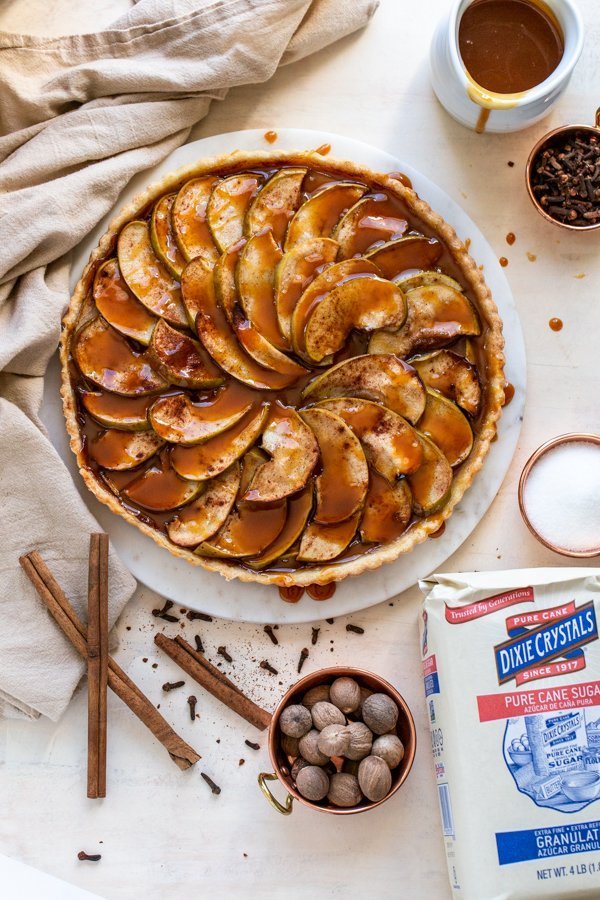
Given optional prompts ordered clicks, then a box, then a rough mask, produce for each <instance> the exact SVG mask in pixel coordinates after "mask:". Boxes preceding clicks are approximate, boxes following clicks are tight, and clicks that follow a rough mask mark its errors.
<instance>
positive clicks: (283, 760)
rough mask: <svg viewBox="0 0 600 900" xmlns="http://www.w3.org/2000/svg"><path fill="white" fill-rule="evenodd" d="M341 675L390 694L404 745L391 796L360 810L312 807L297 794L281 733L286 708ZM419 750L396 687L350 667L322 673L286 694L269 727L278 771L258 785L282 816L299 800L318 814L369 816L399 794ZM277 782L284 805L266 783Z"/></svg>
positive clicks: (324, 804) (260, 778)
mask: <svg viewBox="0 0 600 900" xmlns="http://www.w3.org/2000/svg"><path fill="white" fill-rule="evenodd" d="M342 675H344V676H349V677H350V678H354V679H355V680H356V681H358V683H359V684H360V685H361V686H362V687H366V688H368V689H369V690H370V691H374V692H375V693H379V694H387V695H388V696H389V697H391V699H392V700H393V701H394V702H395V703H396V704H397V706H398V710H399V716H398V723H397V725H396V733H397V735H398V737H399V738H400V740H401V741H402V743H403V744H404V756H403V758H402V761H401V762H400V764H399V765H398V766H397V767H396V768H395V769H394V770H393V771H392V786H391V788H390V791H389V793H388V794H386V796H385V797H383V799H382V800H378V801H377V802H376V803H372V802H371V801H369V800H364V801H363V802H362V803H359V805H358V806H351V807H348V808H342V807H339V806H333V805H332V804H330V803H327V802H326V801H321V802H320V803H313V802H311V801H310V800H307V799H306V798H305V797H303V796H302V795H301V794H300V793H299V792H298V790H297V788H296V786H295V784H294V782H293V781H292V777H291V775H290V769H291V764H290V761H289V759H288V757H287V756H286V755H285V753H284V752H283V750H282V749H281V732H280V730H279V716H280V715H281V713H282V711H283V709H284V708H285V707H286V706H288V705H289V704H290V703H300V701H301V699H302V697H303V696H304V694H305V693H306V692H307V691H308V690H309V689H310V688H312V687H316V686H317V685H320V684H331V682H332V681H334V679H336V678H339V677H340V676H342ZM416 747H417V733H416V729H415V723H414V721H413V717H412V713H411V711H410V709H409V708H408V706H407V705H406V701H405V700H404V698H403V697H402V696H401V694H399V693H398V691H397V690H396V688H395V687H392V685H391V684H389V682H387V681H385V679H384V678H381V677H380V676H379V675H374V674H373V673H372V672H366V671H365V670H364V669H354V668H351V667H349V666H338V667H333V668H327V669H319V670H318V671H317V672H313V673H312V674H311V675H306V676H305V677H304V678H301V679H300V681H297V682H296V684H294V685H292V687H291V688H290V689H289V690H288V691H287V693H286V694H284V696H283V697H282V699H281V700H280V702H279V705H278V706H277V709H276V710H275V712H274V713H273V718H272V719H271V725H270V727H269V756H270V757H271V763H272V764H273V768H274V770H275V771H274V772H273V773H269V772H261V773H260V775H259V776H258V783H259V785H260V787H261V789H262V791H263V793H264V795H265V797H266V798H267V800H268V801H269V803H270V804H271V806H273V807H274V808H275V809H276V810H277V811H278V812H280V813H282V814H283V815H286V816H287V815H289V814H290V813H291V812H292V804H293V802H294V800H298V802H299V803H302V804H304V806H308V807H309V808H310V809H316V810H319V811H320V812H326V813H333V814H334V815H336V816H348V815H353V814H354V813H361V812H366V811H367V810H368V809H374V808H375V807H376V806H379V805H380V804H381V803H385V801H386V800H389V798H390V797H391V796H392V795H393V794H395V793H396V791H397V790H398V789H399V787H400V785H401V784H403V783H404V781H405V780H406V778H407V776H408V773H409V772H410V769H411V766H412V764H413V760H414V758H415V750H416ZM276 780H279V781H280V782H281V784H282V785H283V787H284V788H285V789H286V791H287V792H288V793H287V797H286V798H285V801H284V803H280V802H279V800H277V799H276V798H275V797H274V796H273V794H272V793H271V791H270V790H269V787H268V785H267V783H266V782H267V781H276Z"/></svg>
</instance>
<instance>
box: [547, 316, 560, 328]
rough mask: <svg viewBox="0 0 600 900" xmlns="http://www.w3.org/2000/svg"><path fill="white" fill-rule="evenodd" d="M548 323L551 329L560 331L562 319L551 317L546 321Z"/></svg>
mask: <svg viewBox="0 0 600 900" xmlns="http://www.w3.org/2000/svg"><path fill="white" fill-rule="evenodd" d="M548 325H549V326H550V328H551V329H552V331H561V330H562V327H563V320H562V319H557V318H553V319H550V321H549V322H548Z"/></svg>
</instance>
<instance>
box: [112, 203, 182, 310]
mask: <svg viewBox="0 0 600 900" xmlns="http://www.w3.org/2000/svg"><path fill="white" fill-rule="evenodd" d="M117 256H118V258H119V268H120V269H121V274H122V275H123V278H124V279H125V281H126V283H127V286H128V288H129V290H130V291H131V292H132V293H133V294H135V296H136V297H137V298H138V300H139V301H140V303H143V304H144V306H145V307H146V308H147V309H149V310H150V312H151V313H154V315H155V316H162V318H163V319H166V320H167V321H168V322H170V323H171V324H172V325H185V323H186V318H185V309H184V307H183V303H182V302H181V290H180V288H179V282H178V281H177V280H176V279H175V278H173V276H172V275H171V274H170V273H169V272H168V271H167V270H166V269H165V267H164V266H163V264H162V263H161V262H160V260H159V259H158V257H157V256H156V253H155V252H154V250H153V249H152V243H151V242H150V229H149V228H148V223H147V222H141V221H136V222H129V223H128V224H127V225H125V227H124V228H122V229H121V233H120V234H119V239H118V242H117Z"/></svg>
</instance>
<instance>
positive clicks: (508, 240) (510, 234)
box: [506, 231, 517, 247]
mask: <svg viewBox="0 0 600 900" xmlns="http://www.w3.org/2000/svg"><path fill="white" fill-rule="evenodd" d="M516 239H517V236H516V234H515V233H514V232H513V231H509V232H508V234H507V235H506V243H507V244H509V246H511V247H512V245H513V244H514V242H515V241H516Z"/></svg>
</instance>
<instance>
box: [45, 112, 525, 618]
mask: <svg viewBox="0 0 600 900" xmlns="http://www.w3.org/2000/svg"><path fill="white" fill-rule="evenodd" d="M324 143H329V144H331V148H332V149H331V156H332V157H340V158H346V159H350V160H353V161H355V162H358V163H360V164H362V165H365V166H368V167H370V168H372V169H374V170H375V171H380V172H391V171H402V172H405V173H406V174H407V175H408V176H409V177H410V179H411V180H412V182H413V185H414V188H415V190H416V191H417V193H418V194H419V195H420V196H422V197H423V198H424V199H425V200H427V201H428V202H429V203H430V204H431V206H432V207H433V209H435V210H436V211H437V212H439V213H440V214H441V215H442V216H443V217H444V218H445V219H446V220H447V221H448V222H449V223H450V224H451V225H453V227H454V228H455V229H456V231H457V233H458V235H459V237H460V238H461V239H463V240H466V239H470V241H471V245H470V252H471V254H472V255H473V257H474V258H475V260H476V261H477V262H478V263H479V264H482V265H483V267H484V274H485V278H486V280H487V283H488V285H489V287H490V289H491V291H492V294H493V296H494V299H495V302H496V304H497V306H498V309H499V312H500V315H501V317H502V319H503V322H504V334H505V338H506V377H507V380H508V381H510V382H511V383H512V384H513V385H514V386H515V396H514V399H513V401H512V403H511V404H510V405H509V406H507V407H506V408H505V410H504V413H503V416H502V418H501V421H500V426H499V432H498V440H497V441H496V442H495V443H494V444H492V446H491V449H490V453H489V456H488V458H487V460H486V463H485V466H484V468H483V470H482V472H481V473H480V474H479V475H478V476H477V478H476V479H475V481H474V483H473V485H472V486H471V488H470V489H469V490H468V491H467V493H466V494H465V496H464V498H463V499H462V501H461V503H460V504H459V506H458V507H457V509H456V510H455V511H454V513H453V514H452V516H451V518H450V519H449V521H448V522H447V523H446V530H445V532H444V534H443V536H442V537H440V538H438V539H436V540H435V541H432V540H430V541H426V542H425V543H424V544H421V545H420V546H418V547H417V548H415V550H413V551H412V552H411V553H410V554H407V555H406V556H403V557H400V559H398V560H397V561H396V562H394V563H392V564H390V565H387V566H382V567H381V568H380V569H377V570H376V571H374V572H367V573H365V574H364V575H361V576H359V577H358V578H349V579H346V580H345V581H343V582H341V583H340V584H339V585H338V587H337V590H336V593H335V595H334V596H333V597H332V598H331V599H330V600H329V601H328V602H327V613H328V615H330V616H338V615H343V614H344V613H349V612H355V611H357V610H360V609H365V608H366V607H368V606H373V605H374V604H376V603H380V602H381V601H383V600H387V599H389V598H390V597H393V596H394V595H396V594H398V593H400V592H401V591H403V590H405V589H406V588H408V587H410V586H411V585H413V584H414V583H415V582H416V581H417V580H418V579H419V578H422V577H425V576H426V575H428V574H430V573H431V572H433V571H435V570H437V569H439V568H440V567H441V566H442V565H443V563H444V562H445V560H446V559H447V558H448V557H449V556H450V555H451V554H452V553H454V551H455V550H457V549H458V547H459V546H460V545H461V544H462V543H463V541H465V539H466V538H467V537H468V536H469V535H470V534H471V532H472V531H473V529H474V528H476V526H477V525H478V523H479V522H480V520H481V519H482V518H483V516H484V515H485V513H486V511H487V509H488V508H489V506H490V505H491V503H492V501H493V499H494V497H495V496H496V494H497V492H498V490H499V488H500V485H501V484H502V481H503V479H504V477H505V475H506V473H507V471H508V468H509V465H510V462H511V459H512V457H513V453H514V451H515V448H516V445H517V440H518V437H519V432H520V427H521V421H522V418H523V409H524V404H525V381H526V363H525V347H524V343H523V335H522V332H521V325H520V322H519V318H518V315H517V310H516V307H515V304H514V300H513V297H512V293H511V290H510V287H509V285H508V282H507V280H506V278H505V276H504V273H503V271H502V269H501V267H500V265H499V263H498V260H497V258H496V255H495V254H494V251H493V250H492V248H491V247H490V245H489V244H488V243H487V241H486V239H485V238H484V236H483V234H482V233H481V232H480V231H479V229H478V228H477V226H476V225H475V223H474V222H473V221H472V220H471V219H470V218H469V217H468V216H467V215H466V213H465V212H464V211H463V210H462V209H461V208H460V206H459V205H458V204H457V203H456V202H455V201H454V200H452V199H451V198H450V197H449V196H448V195H447V194H446V193H445V192H444V191H442V190H441V189H440V188H439V187H437V186H436V185H435V184H434V183H433V182H432V181H430V180H429V179H428V178H426V177H425V176H423V175H421V174H420V173H419V172H418V171H417V170H416V169H414V168H413V167H412V166H411V165H408V164H407V163H405V162H402V161H401V160H399V159H397V158H396V157H394V156H391V155H390V154H388V153H385V152H383V151H382V150H379V149H377V148H376V147H372V146H370V145H368V144H364V143H362V142H360V141H356V140H353V139H350V138H346V137H342V136H340V135H336V134H329V133H327V132H323V131H310V130H306V129H295V128H287V129H279V130H278V140H277V143H276V144H275V145H274V146H275V148H277V149H281V150H301V149H310V148H316V147H319V146H320V145H322V144H324ZM265 148H269V149H272V148H270V147H269V145H268V144H267V143H266V141H265V139H264V135H263V132H262V131H260V130H258V129H256V130H250V131H236V132H231V133H229V134H220V135H215V136H213V137H208V138H203V139H202V140H198V141H194V142H192V143H190V144H186V145H184V146H183V147H179V148H178V149H177V150H175V151H174V152H173V153H172V154H171V155H170V156H169V157H168V158H167V159H166V160H165V161H164V162H163V163H161V164H160V165H159V166H157V167H156V168H154V169H151V170H149V171H146V172H143V173H140V175H138V176H136V178H134V179H133V180H132V181H131V183H130V184H129V185H128V187H127V188H126V189H125V191H124V192H123V194H122V195H121V198H120V200H119V202H118V203H117V204H116V209H119V208H121V206H123V205H124V204H125V203H127V202H129V200H131V199H132V198H133V197H134V196H135V195H136V194H137V193H139V192H140V191H141V190H142V189H143V188H144V187H145V186H146V185H148V184H150V183H151V182H153V181H155V180H157V179H158V178H160V177H161V176H162V175H164V174H166V173H167V172H169V171H172V170H173V169H176V168H177V167H179V166H181V165H184V164H186V163H191V162H194V161H195V160H199V159H202V158H203V157H208V156H215V155H219V154H223V153H227V152H231V151H232V150H234V149H239V150H256V149H265ZM115 211H116V210H115ZM115 211H112V212H111V213H110V215H109V216H107V217H106V219H105V220H103V221H102V222H100V223H99V224H98V226H97V227H96V228H95V229H94V231H93V232H92V233H91V234H90V235H89V236H88V238H87V239H86V240H85V241H83V242H82V243H81V244H80V245H79V247H78V248H77V249H76V251H75V254H74V260H73V270H72V279H73V283H72V287H74V286H75V283H76V282H77V280H78V279H79V276H80V274H81V271H82V269H83V267H84V265H85V263H86V262H87V260H88V257H89V254H90V252H91V251H92V249H93V248H94V247H95V246H96V244H97V242H98V240H99V238H100V235H101V234H102V233H103V232H104V231H105V230H106V227H107V223H108V221H109V220H110V219H111V218H112V217H113V215H114V212H115ZM58 389H59V371H58V365H57V362H56V361H54V362H53V365H52V366H51V369H50V371H49V373H48V376H47V378H46V385H45V396H44V405H43V410H42V419H43V421H44V423H45V424H46V427H47V428H48V431H49V434H50V437H51V440H52V442H53V444H54V445H55V447H56V449H57V450H58V452H59V453H60V455H61V456H62V458H63V460H64V461H65V463H66V464H67V466H68V468H69V470H70V471H71V473H72V475H73V478H74V480H75V483H76V485H77V487H78V489H79V491H80V493H81V495H82V497H83V499H84V501H85V503H86V504H87V506H88V507H89V508H90V510H91V511H92V513H93V514H94V516H95V517H96V518H97V520H98V522H99V523H100V525H101V526H102V527H103V528H104V529H105V530H106V531H107V533H108V534H109V535H110V538H111V541H112V542H113V545H114V547H115V549H116V550H117V552H118V553H119V555H120V557H121V559H122V560H123V562H124V563H125V564H126V565H127V566H128V567H129V569H130V570H131V572H132V573H133V575H134V576H135V577H136V578H137V579H138V580H139V581H141V582H142V583H143V584H146V585H147V586H148V587H151V588H153V589H154V590H155V591H157V592H158V593H160V594H162V595H163V596H165V597H168V598H170V599H172V600H175V601H176V602H177V603H182V604H185V605H186V606H187V607H190V608H192V609H198V610H201V611H203V612H206V613H209V614H211V615H216V616H220V617H221V618H225V619H232V620H235V621H245V622H272V623H281V624H283V623H293V622H296V623H298V622H310V621H313V620H315V619H319V618H321V616H322V615H323V607H322V606H321V605H320V604H319V603H316V602H315V601H313V600H311V598H310V597H308V595H306V594H304V596H303V597H302V599H301V600H300V602H298V603H296V604H287V603H283V602H282V601H281V600H280V598H279V594H278V591H277V589H276V588H273V587H269V586H263V585H257V584H242V583H241V582H239V581H236V580H234V581H229V582H227V581H225V579H224V578H222V577H221V576H220V575H217V574H215V573H211V572H207V571H205V570H204V569H202V568H200V567H198V566H191V565H189V564H188V563H186V562H185V560H182V559H178V558H176V557H174V556H172V555H171V554H170V553H169V552H168V551H167V550H165V549H163V548H162V547H159V546H158V544H155V543H154V541H153V540H152V539H151V538H149V537H147V536H146V535H144V534H142V532H140V531H138V530H137V529H136V528H135V527H133V526H132V525H130V524H128V523H127V522H125V520H124V519H121V518H120V517H119V516H116V515H114V514H113V513H111V512H110V511H109V510H108V509H107V508H106V507H105V506H103V505H102V504H101V503H99V502H98V501H97V500H96V499H95V497H94V496H93V495H92V494H91V493H90V492H89V491H88V490H87V488H86V487H85V485H84V483H83V480H82V479H81V477H80V475H79V472H78V469H77V465H76V463H75V458H74V456H73V454H72V453H71V451H70V449H69V446H68V440H67V434H66V429H65V425H64V420H63V416H62V407H61V404H60V398H59V393H58Z"/></svg>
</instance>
